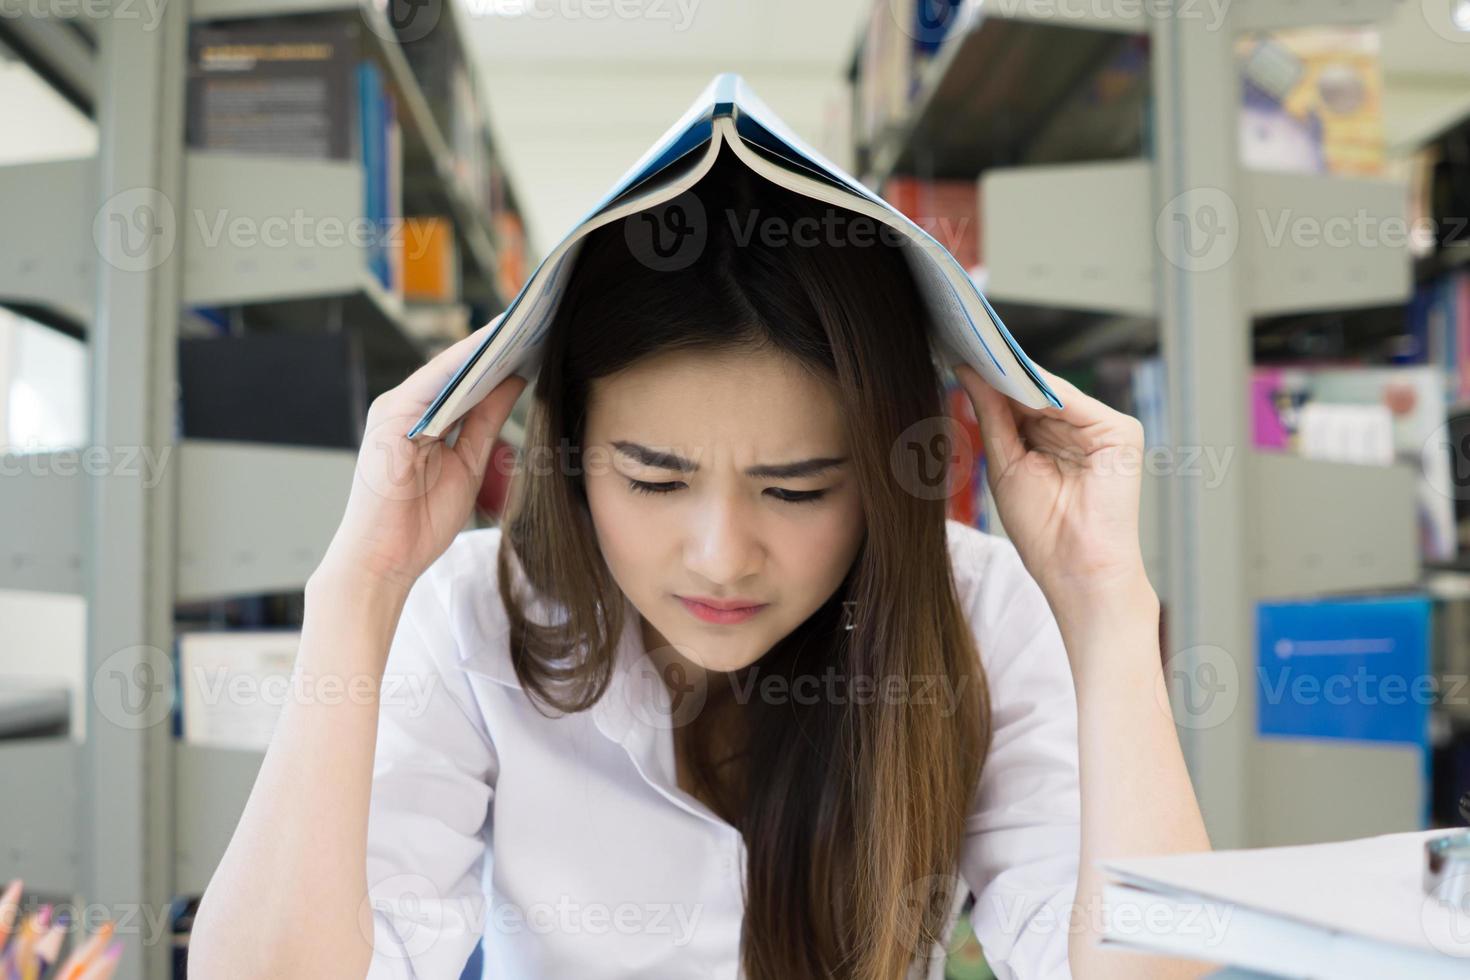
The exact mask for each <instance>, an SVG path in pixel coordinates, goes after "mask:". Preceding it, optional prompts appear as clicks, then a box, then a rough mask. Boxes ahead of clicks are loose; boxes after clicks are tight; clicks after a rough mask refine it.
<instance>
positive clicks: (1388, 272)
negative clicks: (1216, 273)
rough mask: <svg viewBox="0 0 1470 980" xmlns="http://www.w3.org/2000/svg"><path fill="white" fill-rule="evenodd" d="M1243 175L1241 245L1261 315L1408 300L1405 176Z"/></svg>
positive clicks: (1411, 275) (1409, 261)
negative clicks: (1244, 199)
mask: <svg viewBox="0 0 1470 980" xmlns="http://www.w3.org/2000/svg"><path fill="white" fill-rule="evenodd" d="M1244 176H1245V183H1246V188H1247V190H1246V193H1247V196H1248V200H1249V202H1250V206H1249V209H1248V210H1249V213H1247V209H1246V208H1241V209H1240V210H1241V214H1240V218H1241V221H1242V222H1243V227H1242V235H1241V238H1242V241H1241V253H1242V254H1243V255H1245V257H1246V258H1247V261H1248V262H1249V265H1248V267H1247V271H1246V279H1247V281H1248V282H1249V283H1250V285H1251V289H1252V294H1253V295H1252V302H1251V309H1252V311H1253V312H1254V313H1255V314H1256V315H1257V316H1263V315H1269V314H1276V313H1296V312H1303V311H1309V310H1346V309H1353V308H1356V307H1360V306H1380V305H1387V304H1390V303H1407V302H1408V300H1409V297H1410V296H1411V295H1412V294H1413V289H1414V265H1413V259H1412V257H1411V256H1410V254H1409V249H1408V237H1409V236H1408V228H1409V222H1408V205H1409V191H1408V187H1407V186H1406V185H1405V184H1403V183H1401V182H1398V181H1392V180H1377V179H1369V178H1363V177H1321V176H1316V175H1312V174H1276V173H1259V172H1248V173H1246V174H1245V175H1244ZM1283 232H1284V233H1283ZM1294 237H1295V238H1297V239H1298V240H1293V239H1294Z"/></svg>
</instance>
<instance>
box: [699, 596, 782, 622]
mask: <svg viewBox="0 0 1470 980" xmlns="http://www.w3.org/2000/svg"><path fill="white" fill-rule="evenodd" d="M678 599H679V601H680V602H682V603H683V604H684V608H685V609H687V610H689V611H690V612H691V613H693V614H694V615H695V616H696V617H698V618H699V619H701V620H703V621H704V622H706V623H715V624H717V625H728V624H731V623H743V622H745V621H746V620H748V619H750V618H751V617H753V616H755V615H757V614H759V613H760V611H761V610H762V609H764V608H766V606H767V605H768V603H759V604H756V605H751V604H750V603H749V600H743V599H742V600H729V599H727V600H725V602H726V603H728V604H731V605H732V606H733V608H724V609H722V608H719V607H717V606H713V605H709V604H707V603H706V602H705V601H704V600H702V599H690V598H688V597H687V596H682V595H681V596H679V597H678ZM711 601H713V600H711Z"/></svg>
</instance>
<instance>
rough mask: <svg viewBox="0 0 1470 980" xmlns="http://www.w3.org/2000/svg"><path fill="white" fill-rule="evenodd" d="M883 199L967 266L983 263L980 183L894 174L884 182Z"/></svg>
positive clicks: (967, 267) (972, 266)
mask: <svg viewBox="0 0 1470 980" xmlns="http://www.w3.org/2000/svg"><path fill="white" fill-rule="evenodd" d="M882 194H883V199H884V200H886V201H888V202H889V203H890V204H892V205H893V206H894V207H896V208H898V210H900V211H902V212H903V213H904V214H906V215H908V216H909V218H910V219H911V220H912V221H913V222H914V223H915V224H916V225H918V226H919V227H920V228H923V229H924V230H925V231H927V232H928V233H929V234H931V235H933V236H934V238H935V240H937V241H938V242H939V244H941V245H943V246H944V247H945V248H947V249H948V250H949V252H950V254H951V255H953V256H954V257H955V259H956V260H957V261H958V262H959V263H960V265H962V266H964V267H965V268H966V269H972V268H974V267H975V266H978V265H980V264H982V262H983V261H984V256H983V255H982V253H981V243H980V182H979V181H978V180H926V179H925V178H922V177H910V176H905V175H895V176H893V177H889V178H888V179H887V180H885V181H884V182H883V188H882Z"/></svg>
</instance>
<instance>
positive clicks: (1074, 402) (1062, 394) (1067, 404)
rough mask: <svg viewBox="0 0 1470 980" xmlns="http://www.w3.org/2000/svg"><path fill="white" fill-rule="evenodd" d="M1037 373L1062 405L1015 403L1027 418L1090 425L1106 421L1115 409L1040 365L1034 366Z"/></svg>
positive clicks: (1114, 412)
mask: <svg viewBox="0 0 1470 980" xmlns="http://www.w3.org/2000/svg"><path fill="white" fill-rule="evenodd" d="M1036 370H1037V373H1039V374H1040V375H1041V377H1042V380H1044V381H1045V382H1046V383H1047V385H1048V386H1050V388H1051V390H1052V391H1053V392H1055V393H1056V396H1057V397H1058V398H1059V399H1061V402H1062V407H1061V408H1055V407H1051V406H1048V407H1046V408H1030V407H1029V406H1026V405H1017V410H1018V411H1019V412H1020V414H1021V415H1022V416H1024V417H1027V418H1053V419H1062V420H1064V421H1066V422H1070V423H1072V424H1073V425H1076V426H1085V425H1091V424H1093V423H1095V422H1106V421H1108V420H1109V419H1110V418H1112V417H1113V416H1115V415H1117V414H1118V413H1117V411H1116V410H1115V409H1113V408H1110V407H1109V406H1107V405H1104V404H1103V403H1102V402H1100V401H1098V400H1097V399H1096V398H1093V397H1092V396H1091V395H1089V394H1086V393H1085V392H1083V391H1082V389H1081V388H1078V387H1077V386H1076V385H1074V384H1073V383H1072V382H1070V381H1068V380H1067V379H1066V378H1063V377H1060V376H1058V375H1055V374H1052V373H1051V372H1050V371H1048V370H1047V369H1046V368H1044V367H1041V366H1040V365H1037V366H1036Z"/></svg>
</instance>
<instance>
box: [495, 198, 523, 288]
mask: <svg viewBox="0 0 1470 980" xmlns="http://www.w3.org/2000/svg"><path fill="white" fill-rule="evenodd" d="M494 221H495V234H496V237H497V238H499V240H500V256H499V258H500V268H499V269H497V270H496V274H497V279H498V285H499V286H500V291H501V292H502V293H504V294H505V295H506V296H514V295H515V294H516V293H518V292H520V291H521V286H523V285H525V282H526V233H525V228H524V226H523V225H522V224H521V219H520V217H519V216H518V215H516V214H515V213H514V212H511V211H500V212H497V213H496V215H495V218H494Z"/></svg>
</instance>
